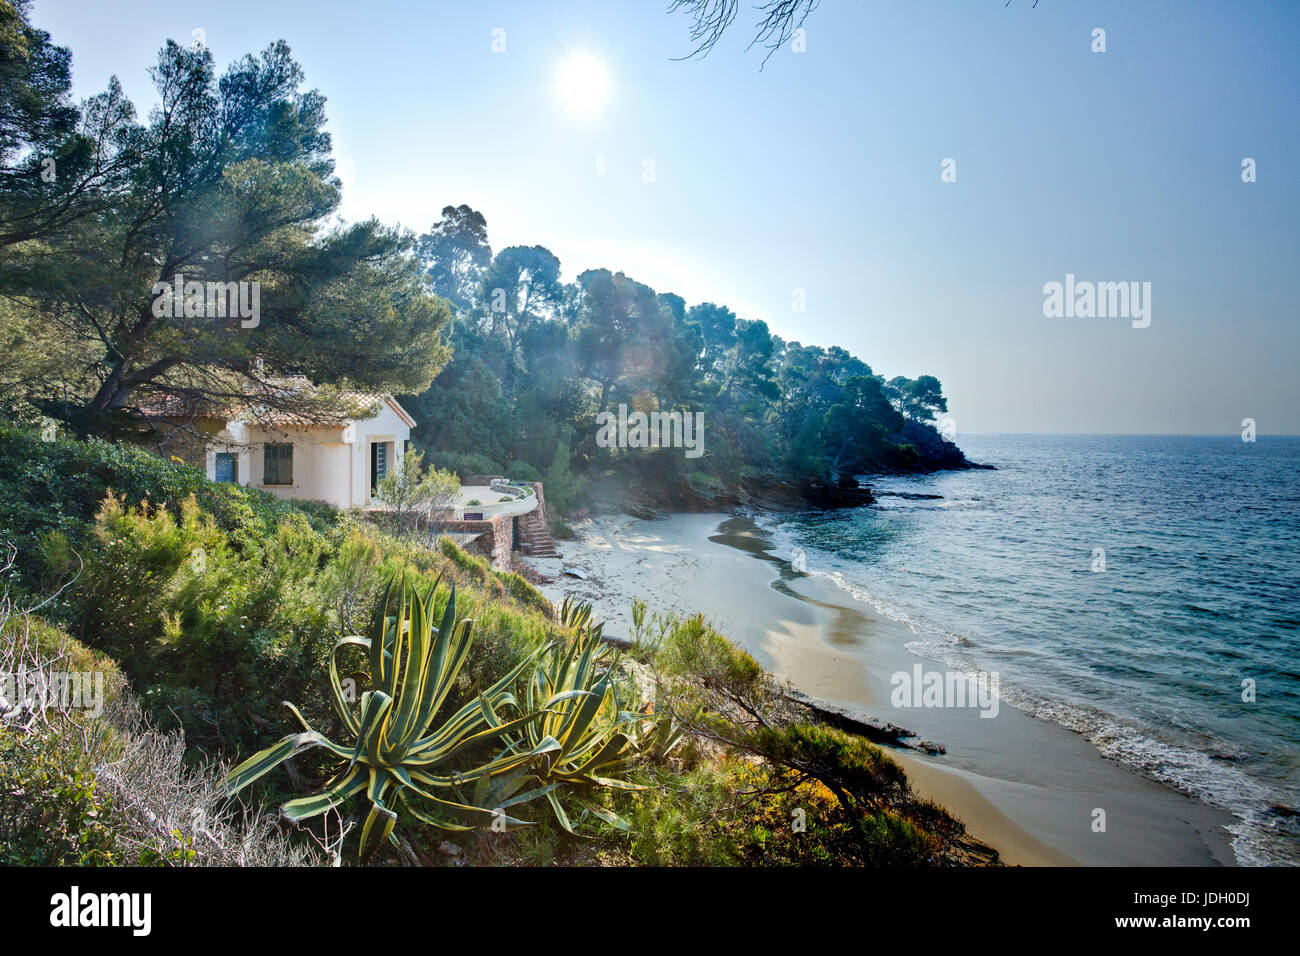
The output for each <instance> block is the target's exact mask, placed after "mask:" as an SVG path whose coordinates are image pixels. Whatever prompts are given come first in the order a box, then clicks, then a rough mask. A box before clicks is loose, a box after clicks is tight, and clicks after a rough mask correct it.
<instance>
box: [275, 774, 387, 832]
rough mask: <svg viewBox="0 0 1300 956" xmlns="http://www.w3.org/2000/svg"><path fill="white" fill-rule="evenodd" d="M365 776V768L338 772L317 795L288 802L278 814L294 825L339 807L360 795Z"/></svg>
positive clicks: (364, 786)
mask: <svg viewBox="0 0 1300 956" xmlns="http://www.w3.org/2000/svg"><path fill="white" fill-rule="evenodd" d="M366 780H367V774H366V772H365V768H363V767H359V766H353V767H348V768H347V769H345V770H343V771H341V772H339V773H338V774H336V775H335V776H334V778H333V779H332V780H330V781H329V782H328V783H327V784H325V786H324V787H323V788H322V789H321V790H320V792H318V793H313V794H311V795H309V796H306V797H298V798H297V799H296V800H290V801H288V802H287V803H285V804H283V805H282V806H281V807H280V814H281V815H282V816H283V817H284V818H285V819H287V820H292V821H293V822H294V823H301V822H302V821H303V820H307V819H310V818H311V817H314V816H317V815H319V814H322V813H324V812H325V811H326V810H328V809H330V808H331V807H336V806H339V805H341V804H342V803H343V802H344V801H345V800H347V799H348V797H351V796H353V795H354V794H358V793H360V792H361V791H362V790H364V789H365V788H366Z"/></svg>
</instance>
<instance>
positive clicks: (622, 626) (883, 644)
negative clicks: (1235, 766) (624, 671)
mask: <svg viewBox="0 0 1300 956" xmlns="http://www.w3.org/2000/svg"><path fill="white" fill-rule="evenodd" d="M575 528H576V530H577V532H578V536H577V538H575V539H574V540H571V541H565V542H559V550H560V554H561V557H560V558H559V559H549V560H542V559H532V560H530V564H531V565H532V566H533V567H534V568H535V569H536V570H537V571H538V572H540V573H541V574H542V575H543V576H545V577H546V578H548V579H550V580H549V581H548V582H547V583H545V584H543V585H542V591H543V593H545V594H546V595H547V597H548V598H551V599H552V600H557V601H558V600H560V599H561V598H563V597H564V596H566V595H571V596H574V597H578V598H581V599H583V600H588V601H591V602H592V603H593V605H594V606H595V611H596V616H597V617H598V618H599V619H602V620H604V621H606V622H607V623H606V632H607V633H609V634H611V635H615V636H619V637H628V636H630V635H631V633H632V602H633V599H634V598H640V599H641V600H643V601H645V602H646V604H647V605H648V607H649V609H650V610H651V611H659V612H661V613H665V614H678V615H688V614H694V613H703V614H704V615H705V616H706V617H707V618H709V619H710V620H712V621H713V623H714V624H715V625H716V626H717V627H718V628H719V630H720V631H722V633H724V634H726V635H728V636H729V637H730V638H731V639H732V640H734V641H735V642H736V643H738V644H739V645H741V646H742V647H744V648H745V649H746V650H748V651H749V652H750V653H752V654H754V656H755V657H757V658H758V659H759V660H760V661H761V662H762V663H763V664H764V666H766V667H767V668H768V669H769V670H771V671H772V672H773V673H775V674H776V675H778V676H779V677H781V678H784V679H786V680H788V681H790V683H791V684H793V685H794V686H795V687H797V688H798V689H799V690H801V691H803V692H805V693H807V694H810V695H812V696H815V697H819V698H822V699H824V700H828V701H831V702H833V703H836V704H839V705H841V706H844V707H848V708H851V709H854V710H858V711H862V712H865V713H867V714H870V715H873V716H876V717H879V718H882V719H884V720H888V721H891V722H893V723H895V724H898V725H900V726H903V727H907V728H908V729H910V730H913V731H915V732H916V734H917V735H918V736H920V737H923V738H925V739H926V740H930V741H934V742H936V743H938V744H941V745H942V746H943V747H944V748H946V753H943V754H940V755H935V756H929V755H925V754H922V753H920V752H918V751H913V750H906V749H902V748H890V753H891V756H893V757H894V758H895V759H896V760H898V761H899V762H900V763H901V764H902V765H903V766H904V768H905V769H906V771H907V773H908V776H909V778H910V779H911V781H912V783H913V786H914V787H915V789H916V790H917V791H918V792H919V793H922V794H924V795H925V796H928V797H931V798H932V799H934V800H936V801H937V802H939V803H940V804H942V805H943V806H945V807H946V808H947V809H948V810H949V811H950V812H951V813H953V814H954V815H955V816H957V817H958V818H960V819H961V820H962V821H963V822H965V823H966V825H967V828H968V829H969V831H970V832H971V833H972V834H973V835H974V836H975V837H977V838H979V839H981V840H983V841H985V842H986V843H988V844H990V845H992V846H994V847H995V848H997V850H998V851H999V852H1000V854H1001V856H1002V859H1003V861H1004V862H1007V863H1011V864H1022V865H1078V864H1086V865H1100V866H1139V865H1155V866H1183V865H1187V866H1213V865H1232V864H1233V863H1234V857H1233V854H1232V850H1231V847H1230V845H1229V842H1228V834H1227V833H1226V831H1225V830H1224V824H1226V823H1228V822H1230V821H1231V819H1232V818H1231V816H1230V815H1228V814H1226V813H1223V812H1220V811H1218V810H1215V809H1213V808H1210V807H1207V806H1205V805H1203V804H1201V803H1199V802H1198V801H1196V800H1193V799H1192V798H1190V797H1187V796H1185V795H1183V794H1181V793H1178V792H1176V791H1174V790H1172V789H1170V788H1168V787H1165V786H1163V785H1162V784H1159V783H1157V782H1155V781H1152V780H1149V779H1147V778H1146V777H1144V776H1142V775H1140V774H1138V773H1136V772H1135V771H1132V770H1129V769H1127V768H1125V767H1123V766H1121V765H1119V764H1117V763H1114V762H1112V761H1109V760H1106V759H1105V758H1103V757H1102V756H1101V755H1100V754H1099V753H1098V752H1097V751H1096V749H1095V748H1094V747H1093V746H1092V745H1091V744H1089V743H1088V742H1087V741H1086V740H1084V739H1083V738H1082V737H1080V736H1079V735H1077V734H1075V733H1073V732H1072V731H1069V730H1067V729H1065V728H1063V727H1061V726H1059V725H1057V724H1054V723H1050V722H1047V721H1043V720H1039V719H1036V718H1033V717H1030V716H1028V715H1027V714H1025V713H1022V712H1021V711H1018V710H1016V709H1014V708H1013V707H1011V706H1009V705H1007V704H1006V703H1005V702H1004V703H1003V704H1002V706H1001V707H1000V708H999V709H998V711H997V714H996V716H995V717H992V718H991V719H990V718H982V717H981V716H980V714H979V712H978V710H976V709H974V708H953V707H947V708H920V707H911V708H899V707H894V706H892V704H891V701H890V692H891V683H890V677H891V675H893V674H895V673H897V672H900V671H904V672H912V671H913V669H914V667H915V666H916V665H917V664H920V665H922V667H923V668H924V669H925V670H926V671H927V672H928V671H941V670H942V665H940V664H938V663H936V662H933V661H925V660H923V659H922V658H920V657H918V656H916V655H915V654H913V653H912V652H910V651H909V650H908V649H907V648H906V646H905V645H906V644H907V643H908V642H909V641H911V640H913V639H914V635H913V633H912V632H911V630H910V629H909V628H908V627H906V626H905V625H903V624H901V623H899V622H897V621H893V620H891V619H888V618H885V617H883V616H881V615H879V614H878V613H876V612H875V611H874V609H872V608H871V607H869V606H867V605H866V604H863V603H861V602H858V601H856V600H855V599H854V598H853V597H852V596H851V595H849V594H848V593H846V592H845V591H843V590H842V589H840V588H838V587H836V586H835V584H834V583H833V582H830V581H828V580H826V579H825V578H822V577H817V576H810V575H805V574H801V573H800V572H798V571H795V570H794V569H792V568H791V567H790V564H789V562H787V561H785V560H783V559H781V558H779V557H777V556H776V555H774V554H773V553H771V550H770V544H769V542H768V539H767V536H766V535H765V533H764V532H763V531H762V530H761V529H760V528H758V527H757V526H756V525H755V524H754V522H752V521H751V520H749V519H747V518H743V517H734V516H730V515H724V514H687V515H676V516H673V517H670V518H666V519H661V520H655V521H647V520H641V519H637V518H632V517H628V516H624V515H620V516H602V517H598V518H593V519H588V520H586V521H583V522H579V523H578V524H577V525H576V526H575ZM565 568H568V569H576V570H578V571H580V572H581V573H583V574H585V575H586V577H585V578H582V579H580V578H576V577H572V576H569V575H566V574H563V573H562V569H565ZM1098 809H1101V810H1104V811H1105V819H1106V829H1105V831H1104V832H1094V827H1093V821H1094V819H1095V818H1096V814H1095V811H1096V810H1098Z"/></svg>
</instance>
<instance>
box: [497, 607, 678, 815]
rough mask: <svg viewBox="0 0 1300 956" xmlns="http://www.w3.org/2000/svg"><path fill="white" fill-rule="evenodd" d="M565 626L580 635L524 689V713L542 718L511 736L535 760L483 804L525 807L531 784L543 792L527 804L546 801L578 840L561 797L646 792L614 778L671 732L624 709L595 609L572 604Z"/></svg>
mask: <svg viewBox="0 0 1300 956" xmlns="http://www.w3.org/2000/svg"><path fill="white" fill-rule="evenodd" d="M560 619H561V622H562V623H564V624H566V626H570V627H573V628H574V630H575V638H574V640H573V641H572V642H570V643H568V644H564V645H561V644H553V645H550V646H548V647H546V648H544V649H543V650H544V654H543V656H542V659H541V660H540V661H539V662H538V664H537V667H536V668H535V669H534V670H533V673H532V674H531V675H530V676H529V678H528V680H527V684H526V687H525V692H524V704H523V707H524V709H525V710H527V711H529V712H530V713H537V714H539V715H540V719H538V720H535V721H527V722H522V723H520V724H519V726H520V727H521V728H522V729H521V730H520V731H519V732H517V733H516V732H514V731H513V730H512V731H510V732H507V739H508V740H510V742H511V746H510V748H509V751H510V753H512V754H514V755H523V756H526V757H527V758H528V759H527V760H526V762H525V763H524V764H522V765H521V766H520V769H519V770H518V771H516V772H515V773H513V774H511V775H509V776H507V777H505V778H503V779H500V780H498V781H491V782H489V781H486V780H485V781H483V782H482V783H481V784H480V787H479V793H478V794H477V796H478V798H479V799H481V800H484V801H485V802H487V803H492V802H494V801H495V802H497V805H498V806H505V805H507V804H506V803H505V802H504V801H503V798H509V800H510V803H511V804H513V803H515V802H522V800H523V798H522V797H514V796H512V791H513V790H517V789H518V788H519V787H521V786H523V783H524V782H525V781H526V780H530V779H532V780H536V781H538V782H539V784H540V786H538V787H537V788H536V789H534V790H532V791H530V792H529V793H528V794H527V795H526V796H527V798H528V799H535V798H537V797H541V796H545V797H546V799H547V801H548V802H549V803H550V805H551V809H552V811H553V812H554V813H555V818H556V820H557V821H558V822H559V824H560V826H562V827H563V828H564V829H565V830H567V831H568V832H570V833H576V830H575V828H574V824H573V822H572V821H571V820H570V819H569V816H568V814H567V813H566V812H565V810H564V807H563V806H562V805H561V804H560V801H559V797H558V795H557V793H556V791H557V790H559V789H560V788H562V787H563V788H573V789H578V790H581V789H583V788H586V787H591V786H602V787H614V788H618V789H622V790H643V789H645V788H644V787H642V786H640V785H638V784H634V783H630V782H628V781H626V780H620V779H617V778H616V777H614V776H611V775H612V774H617V773H620V772H622V771H624V770H627V769H628V768H630V767H631V766H632V764H633V763H634V761H635V760H636V758H637V756H638V755H639V754H640V753H641V751H642V749H643V747H644V746H646V745H648V744H650V743H651V742H652V741H653V742H654V744H655V746H656V748H659V747H661V746H662V745H663V743H665V741H664V740H663V735H664V734H665V733H666V732H667V728H666V727H665V726H664V725H663V724H662V722H661V721H658V720H655V719H653V718H649V717H647V716H646V715H643V714H639V713H636V712H634V711H630V710H625V709H624V707H625V705H627V704H629V703H630V694H628V693H627V691H626V689H625V686H624V681H623V679H622V678H621V676H620V668H619V659H618V656H617V654H616V653H614V651H613V649H612V648H611V647H610V646H609V645H607V644H604V643H602V642H601V640H600V635H601V625H592V624H591V605H590V604H582V605H573V604H571V603H570V602H569V601H568V600H566V601H565V602H564V606H563V608H562V609H561V613H560ZM668 746H669V747H671V743H668ZM578 802H579V804H580V805H581V806H582V807H583V808H584V810H586V811H588V812H590V813H592V814H593V815H595V816H597V817H599V818H601V819H602V820H605V821H606V822H607V823H610V824H612V825H614V826H617V827H619V828H620V829H626V827H627V824H626V822H625V821H623V820H622V819H621V818H620V817H619V816H618V815H617V814H614V813H612V812H610V811H609V810H606V809H604V808H602V807H599V806H596V805H595V804H592V803H591V802H590V801H587V800H582V799H579V801H578Z"/></svg>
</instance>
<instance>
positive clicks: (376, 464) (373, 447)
mask: <svg viewBox="0 0 1300 956" xmlns="http://www.w3.org/2000/svg"><path fill="white" fill-rule="evenodd" d="M386 474H388V443H387V442H382V441H377V442H371V443H370V494H371V496H373V495H374V494H375V492H376V491H378V490H379V479H381V478H383V477H384V475H386Z"/></svg>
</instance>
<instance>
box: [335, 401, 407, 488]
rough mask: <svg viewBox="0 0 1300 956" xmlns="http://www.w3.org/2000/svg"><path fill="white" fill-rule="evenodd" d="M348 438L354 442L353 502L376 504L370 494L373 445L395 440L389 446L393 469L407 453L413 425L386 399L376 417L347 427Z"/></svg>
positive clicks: (345, 434) (352, 465)
mask: <svg viewBox="0 0 1300 956" xmlns="http://www.w3.org/2000/svg"><path fill="white" fill-rule="evenodd" d="M344 438H345V440H347V441H348V442H350V443H351V452H350V457H351V466H350V468H349V469H348V471H349V472H350V473H351V476H352V480H351V490H350V495H351V499H350V501H349V504H350V505H353V506H355V507H358V508H362V507H365V506H366V505H371V504H376V503H377V502H376V501H375V500H374V499H373V498H372V497H371V494H370V445H371V444H372V443H373V442H388V443H391V444H390V447H389V449H388V452H389V453H388V467H389V468H392V467H393V466H394V465H396V464H397V462H398V461H400V460H401V458H402V455H403V454H405V449H406V442H407V441H409V440H410V438H411V428H410V426H409V425H407V424H406V422H405V421H403V420H402V417H401V416H400V415H398V414H397V412H395V411H394V410H393V407H392V406H391V405H389V404H388V403H387V402H384V403H383V404H382V405H381V406H380V408H379V414H378V415H376V416H375V417H374V418H369V419H366V420H365V421H362V422H353V423H352V424H351V425H350V426H348V428H347V429H345V430H344Z"/></svg>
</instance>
